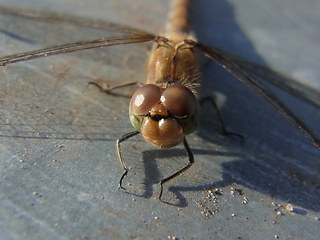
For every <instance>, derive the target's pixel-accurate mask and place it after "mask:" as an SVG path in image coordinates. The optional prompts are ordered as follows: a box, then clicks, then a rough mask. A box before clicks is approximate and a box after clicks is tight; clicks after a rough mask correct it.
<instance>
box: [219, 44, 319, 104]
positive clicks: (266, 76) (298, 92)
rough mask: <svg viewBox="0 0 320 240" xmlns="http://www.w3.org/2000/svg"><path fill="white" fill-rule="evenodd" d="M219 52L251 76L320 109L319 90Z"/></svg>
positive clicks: (264, 67) (259, 65)
mask: <svg viewBox="0 0 320 240" xmlns="http://www.w3.org/2000/svg"><path fill="white" fill-rule="evenodd" d="M216 51H218V50H216ZM219 52H220V54H222V55H224V56H225V58H226V59H228V60H229V61H232V62H234V63H235V64H237V65H238V66H239V67H241V68H242V69H244V70H245V71H246V72H247V73H248V74H249V75H250V76H252V77H258V78H261V79H262V80H265V81H268V82H270V83H271V84H273V85H275V86H277V87H279V88H281V89H283V90H285V91H286V92H288V93H290V94H292V95H294V96H295V97H297V98H299V99H301V100H302V101H304V102H306V103H308V104H311V105H313V106H314V107H316V108H319V109H320V94H319V92H318V91H317V90H315V89H313V88H311V87H308V86H306V85H304V84H301V83H299V82H298V81H296V80H295V79H293V78H290V77H288V76H285V75H284V74H282V73H280V72H277V71H275V70H273V69H270V68H268V67H266V66H263V65H261V64H257V63H254V62H250V61H248V60H246V59H243V58H241V57H238V56H235V55H232V54H229V53H225V52H222V51H219Z"/></svg>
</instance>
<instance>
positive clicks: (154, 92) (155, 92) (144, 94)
mask: <svg viewBox="0 0 320 240" xmlns="http://www.w3.org/2000/svg"><path fill="white" fill-rule="evenodd" d="M160 97H161V91H160V88H159V87H158V86H156V85H154V84H146V85H144V86H142V87H140V88H139V89H137V91H135V93H134V94H133V96H132V98H131V101H130V111H131V112H132V113H133V114H135V115H146V114H147V113H148V112H149V111H150V109H151V108H152V106H153V105H155V104H156V103H158V102H159V101H160Z"/></svg>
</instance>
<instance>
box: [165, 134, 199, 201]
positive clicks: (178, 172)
mask: <svg viewBox="0 0 320 240" xmlns="http://www.w3.org/2000/svg"><path fill="white" fill-rule="evenodd" d="M183 145H184V147H185V149H186V150H187V153H188V157H189V163H188V165H187V166H185V167H184V168H182V169H180V170H179V171H177V172H175V173H174V174H172V175H170V176H169V177H166V178H164V179H162V180H161V181H160V183H159V184H160V194H159V200H160V201H162V200H161V197H162V192H163V184H164V183H166V182H168V181H170V180H171V179H173V178H175V177H177V176H179V175H180V174H182V173H183V172H185V171H186V170H188V169H189V168H190V167H191V166H192V165H193V163H194V158H193V154H192V151H191V149H190V147H189V144H188V142H187V140H186V139H184V140H183Z"/></svg>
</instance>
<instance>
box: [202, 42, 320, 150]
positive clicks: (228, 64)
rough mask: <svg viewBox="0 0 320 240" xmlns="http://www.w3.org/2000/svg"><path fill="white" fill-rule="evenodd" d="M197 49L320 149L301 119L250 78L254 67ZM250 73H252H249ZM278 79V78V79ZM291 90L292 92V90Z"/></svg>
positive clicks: (263, 69)
mask: <svg viewBox="0 0 320 240" xmlns="http://www.w3.org/2000/svg"><path fill="white" fill-rule="evenodd" d="M196 47H197V48H198V49H199V50H201V51H202V52H203V53H204V54H205V55H206V56H207V57H208V58H210V59H211V60H213V61H215V62H216V63H218V64H219V65H220V66H221V67H223V68H224V69H225V70H226V71H228V72H230V73H231V74H232V75H233V76H235V77H236V78H237V79H238V80H240V81H241V82H242V83H244V84H245V85H246V86H248V87H249V88H251V89H252V90H254V91H255V92H256V93H258V94H259V95H260V96H261V97H262V98H263V99H264V100H265V101H267V102H268V103H269V104H270V105H271V106H272V107H273V108H274V109H275V110H276V111H277V112H278V113H279V114H280V115H282V116H283V117H284V118H285V119H287V120H288V121H289V122H290V123H291V124H292V125H294V126H295V127H296V128H297V129H299V130H300V131H301V132H302V133H303V134H304V135H305V136H306V137H307V138H308V139H310V140H311V141H312V142H313V144H314V145H315V146H316V147H318V148H320V139H319V138H318V137H317V136H316V135H315V134H314V133H313V132H312V131H311V130H310V129H309V128H308V127H307V126H306V125H305V124H304V123H303V122H302V121H301V120H300V119H299V118H297V117H296V116H295V115H294V114H293V112H292V111H291V110H290V109H289V108H288V107H287V106H285V105H284V104H283V103H282V102H281V101H280V100H279V99H278V98H277V97H276V96H275V95H274V94H273V93H271V92H270V91H269V90H268V89H267V88H266V87H264V86H263V85H262V84H261V83H260V82H258V81H257V80H255V79H254V78H253V77H252V76H250V75H249V74H248V73H247V71H246V70H251V72H252V73H253V69H254V66H252V67H248V66H249V65H250V64H248V63H246V64H244V63H245V62H241V61H235V60H234V59H233V58H232V57H231V55H228V54H224V53H223V52H221V51H219V50H217V49H214V48H211V47H208V46H205V45H202V44H196ZM242 67H243V68H242ZM249 72H250V71H249ZM267 72H268V71H267V68H262V67H261V68H260V73H259V74H258V75H261V76H262V75H264V74H265V73H267ZM270 74H271V75H272V76H273V78H275V79H279V77H280V76H278V75H277V74H276V73H275V72H270ZM276 77H277V78H276ZM290 90H292V89H291V88H290Z"/></svg>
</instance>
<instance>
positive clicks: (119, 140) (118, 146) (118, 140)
mask: <svg viewBox="0 0 320 240" xmlns="http://www.w3.org/2000/svg"><path fill="white" fill-rule="evenodd" d="M139 133H140V132H139V131H134V132H129V133H126V134H124V135H123V136H122V137H121V138H118V139H117V153H118V157H119V161H120V163H121V166H122V168H123V170H124V172H123V174H122V176H121V178H120V181H119V189H120V188H121V189H125V188H124V187H123V186H122V180H123V178H124V177H125V176H126V175H127V174H128V168H127V165H126V163H125V162H124V161H123V159H122V156H121V150H120V143H121V142H123V141H125V140H127V139H129V138H131V137H133V136H135V135H137V134H139Z"/></svg>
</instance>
